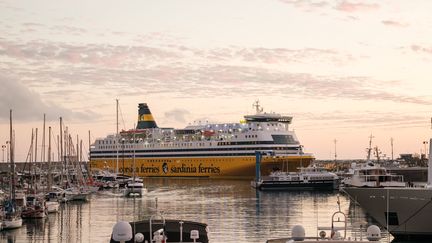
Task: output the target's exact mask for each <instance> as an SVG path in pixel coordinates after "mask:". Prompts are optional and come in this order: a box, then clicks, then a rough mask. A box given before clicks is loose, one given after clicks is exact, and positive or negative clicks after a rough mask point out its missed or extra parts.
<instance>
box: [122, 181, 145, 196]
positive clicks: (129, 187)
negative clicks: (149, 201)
mask: <svg viewBox="0 0 432 243" xmlns="http://www.w3.org/2000/svg"><path fill="white" fill-rule="evenodd" d="M143 190H144V183H143V180H142V179H141V178H135V179H132V180H130V181H129V182H128V183H127V184H126V187H125V190H124V195H125V196H127V197H128V196H135V195H138V196H142V194H143Z"/></svg>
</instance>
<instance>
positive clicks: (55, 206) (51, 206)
mask: <svg viewBox="0 0 432 243" xmlns="http://www.w3.org/2000/svg"><path fill="white" fill-rule="evenodd" d="M45 206H46V209H47V212H48V213H57V212H58V211H59V208H60V203H59V202H58V201H46V202H45Z"/></svg>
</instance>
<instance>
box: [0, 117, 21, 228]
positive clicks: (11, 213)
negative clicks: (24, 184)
mask: <svg viewBox="0 0 432 243" xmlns="http://www.w3.org/2000/svg"><path fill="white" fill-rule="evenodd" d="M12 131H13V129H12V110H10V137H9V139H10V140H9V141H10V142H11V145H13V144H15V142H14V136H13V132H12ZM14 151H15V150H14V146H9V153H10V182H11V183H10V186H11V187H10V190H9V193H10V194H9V198H8V199H7V200H6V201H5V202H4V207H3V210H2V211H1V217H0V230H5V229H6V230H7V229H16V228H20V227H21V226H22V218H21V211H20V208H19V207H18V206H17V203H16V197H15V196H16V194H15V192H16V191H15V189H16V186H15V176H16V173H15V162H14V160H15V159H14V158H15V157H14Z"/></svg>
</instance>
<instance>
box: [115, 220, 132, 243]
mask: <svg viewBox="0 0 432 243" xmlns="http://www.w3.org/2000/svg"><path fill="white" fill-rule="evenodd" d="M112 238H113V240H115V241H130V240H131V239H132V226H131V225H130V224H129V222H126V221H119V222H117V223H116V224H115V225H114V227H113V231H112Z"/></svg>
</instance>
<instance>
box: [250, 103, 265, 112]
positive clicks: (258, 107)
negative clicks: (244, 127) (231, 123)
mask: <svg viewBox="0 0 432 243" xmlns="http://www.w3.org/2000/svg"><path fill="white" fill-rule="evenodd" d="M252 107H254V108H255V110H256V113H257V114H260V113H262V112H263V110H264V109H263V108H262V107H261V106H260V101H259V100H256V101H255V102H254V103H253V104H252Z"/></svg>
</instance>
